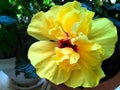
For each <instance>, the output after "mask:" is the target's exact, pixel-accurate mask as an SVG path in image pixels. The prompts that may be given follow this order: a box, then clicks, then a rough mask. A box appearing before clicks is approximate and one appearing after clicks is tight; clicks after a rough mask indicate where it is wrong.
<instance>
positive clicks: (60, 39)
mask: <svg viewBox="0 0 120 90" xmlns="http://www.w3.org/2000/svg"><path fill="white" fill-rule="evenodd" d="M93 16H94V12H91V11H89V10H87V9H86V8H83V7H81V4H80V3H79V2H77V1H73V2H68V3H66V4H64V5H55V6H53V7H51V9H50V10H49V11H47V12H42V11H41V12H38V13H37V14H36V15H34V16H33V18H32V20H31V23H30V24H29V26H28V30H27V31H28V34H29V35H31V36H33V37H34V38H36V39H38V40H39V41H38V42H35V43H33V44H32V45H31V46H30V48H29V51H28V58H29V59H30V61H31V63H32V65H33V66H34V67H35V68H36V72H37V74H38V75H39V76H40V77H41V78H46V79H48V80H49V81H51V82H52V83H54V84H56V85H59V84H65V85H66V86H68V87H72V88H76V87H79V86H83V87H95V86H96V85H98V83H99V81H100V79H101V78H103V77H104V76H105V74H104V72H103V70H102V68H101V64H102V62H103V60H105V59H107V58H109V57H110V56H111V55H112V54H113V52H114V48H115V43H116V41H117V30H116V27H115V26H114V25H113V23H112V22H111V21H110V20H108V19H107V18H99V19H95V20H92V18H93Z"/></svg>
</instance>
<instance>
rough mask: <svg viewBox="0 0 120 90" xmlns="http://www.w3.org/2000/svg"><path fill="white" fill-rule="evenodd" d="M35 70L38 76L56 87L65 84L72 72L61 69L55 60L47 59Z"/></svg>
mask: <svg viewBox="0 0 120 90" xmlns="http://www.w3.org/2000/svg"><path fill="white" fill-rule="evenodd" d="M35 68H36V72H37V74H38V75H39V76H40V77H41V78H46V79H48V80H49V81H50V82H52V83H54V84H56V85H58V84H62V83H64V82H65V81H67V80H68V78H69V77H70V75H71V72H67V71H66V70H64V69H62V68H59V67H58V65H57V64H56V62H55V60H53V58H47V59H46V60H44V61H42V62H39V63H38V64H37V65H36V66H35Z"/></svg>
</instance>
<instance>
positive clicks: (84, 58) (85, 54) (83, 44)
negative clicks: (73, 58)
mask: <svg viewBox="0 0 120 90" xmlns="http://www.w3.org/2000/svg"><path fill="white" fill-rule="evenodd" d="M71 41H72V43H73V44H75V45H76V46H77V48H78V51H77V52H78V53H79V54H80V60H79V64H80V65H81V64H84V66H85V67H86V68H96V67H99V66H100V65H101V63H102V56H103V55H104V50H103V49H102V47H101V46H100V45H99V44H97V43H94V42H92V41H89V40H88V38H87V37H86V35H84V34H83V33H80V34H79V36H78V37H76V38H73V39H72V40H71Z"/></svg>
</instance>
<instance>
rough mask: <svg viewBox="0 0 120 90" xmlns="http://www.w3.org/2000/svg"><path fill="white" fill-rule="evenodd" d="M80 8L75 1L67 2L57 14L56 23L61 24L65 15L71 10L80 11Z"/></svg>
mask: <svg viewBox="0 0 120 90" xmlns="http://www.w3.org/2000/svg"><path fill="white" fill-rule="evenodd" d="M80 6H81V4H80V3H79V2H77V1H73V2H68V3H66V4H64V5H63V6H62V7H61V9H60V11H59V13H58V16H57V21H58V22H60V23H61V22H62V20H63V17H64V15H66V14H67V13H68V12H70V11H71V10H73V9H76V10H80Z"/></svg>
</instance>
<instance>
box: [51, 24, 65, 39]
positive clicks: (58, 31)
mask: <svg viewBox="0 0 120 90" xmlns="http://www.w3.org/2000/svg"><path fill="white" fill-rule="evenodd" d="M49 34H50V35H51V36H54V37H55V38H57V39H58V40H61V39H66V38H67V35H66V33H65V32H64V31H63V29H62V27H61V26H59V25H56V26H55V27H54V28H52V29H50V31H49Z"/></svg>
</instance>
